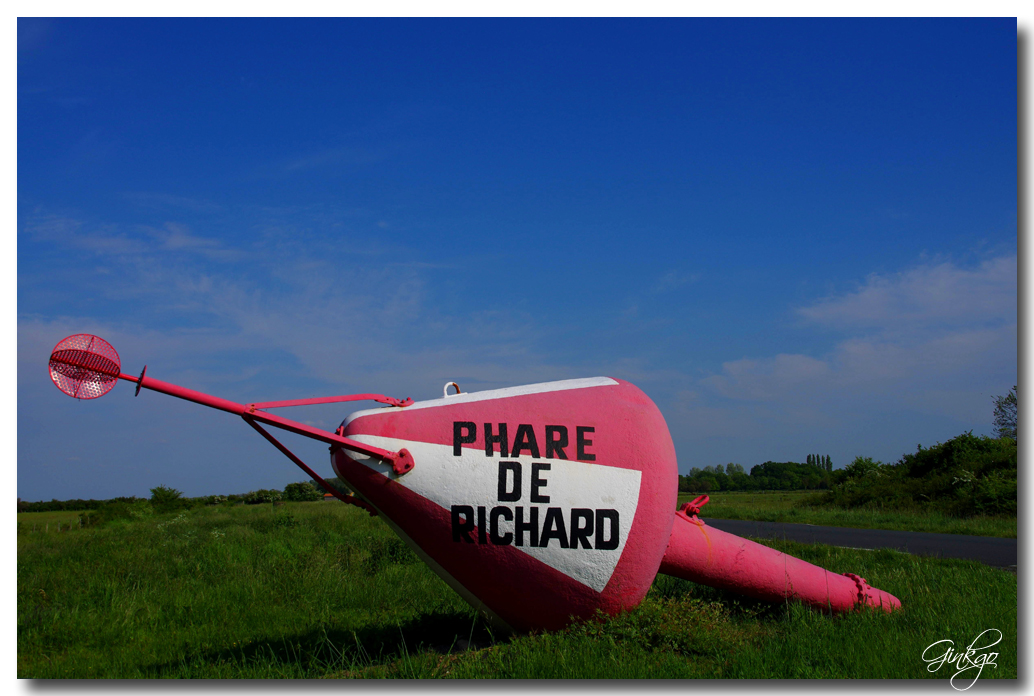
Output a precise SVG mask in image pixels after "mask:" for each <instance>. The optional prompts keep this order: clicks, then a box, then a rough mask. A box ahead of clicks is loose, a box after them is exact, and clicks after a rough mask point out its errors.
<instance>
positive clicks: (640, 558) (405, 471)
mask: <svg viewBox="0 0 1034 696" xmlns="http://www.w3.org/2000/svg"><path fill="white" fill-rule="evenodd" d="M93 338H95V337H89V336H87V335H79V336H75V337H70V338H69V339H65V341H62V343H60V344H58V347H57V348H55V351H54V353H53V355H52V356H51V363H50V369H51V376H52V378H53V379H54V382H55V384H56V385H57V386H58V387H59V388H60V389H61V390H62V391H64V392H65V393H66V394H69V395H71V396H76V397H78V398H84V397H85V398H89V397H90V396H92V395H96V396H100V395H101V394H102V393H106V391H107V390H108V389H110V388H111V384H112V383H113V382H114V381H115V380H116V379H124V380H127V381H131V382H134V383H136V385H137V393H139V390H140V388H144V389H151V390H153V391H160V392H163V393H166V394H170V395H172V396H177V397H180V398H184V399H188V400H190V401H194V402H197V403H201V404H204V405H206V406H211V407H213V408H218V409H220V410H224V411H228V412H230V413H234V414H236V415H238V416H241V417H242V418H243V419H244V420H245V421H247V422H248V424H249V425H251V426H252V427H253V428H255V429H256V430H257V431H258V432H259V433H260V434H262V435H263V437H265V438H266V439H267V440H269V441H270V442H271V443H273V444H274V446H276V447H277V448H278V449H280V450H281V451H282V452H283V453H284V454H285V455H287V456H288V457H289V458H290V459H291V460H292V461H293V462H294V463H295V464H297V465H298V466H299V467H301V468H302V469H303V470H304V471H305V472H306V473H307V474H309V475H310V476H312V477H313V478H315V479H316V480H317V481H321V482H322V481H323V479H321V478H320V477H319V475H317V474H316V473H315V472H314V471H312V470H311V469H310V468H309V467H308V466H306V465H305V464H304V463H303V462H302V461H301V460H300V459H298V458H297V457H296V456H295V455H294V454H293V453H291V452H290V451H289V450H288V449H287V448H286V447H284V446H283V445H282V444H281V443H280V442H279V441H278V440H276V438H274V437H273V436H272V435H271V434H270V433H269V432H268V431H267V430H266V429H265V428H264V427H263V425H269V426H273V427H275V428H280V429H283V430H288V431H290V432H294V433H298V434H301V435H305V436H307V437H311V438H314V439H317V440H321V441H323V442H326V443H328V444H330V445H331V464H332V466H333V468H334V471H335V473H336V474H337V475H338V476H340V477H341V478H342V479H343V480H345V481H347V482H348V485H349V486H350V487H351V488H352V490H353V491H354V492H355V494H354V495H343V494H341V493H340V492H338V491H335V490H333V488H332V487H330V486H329V485H328V486H327V487H328V489H329V490H331V491H332V492H333V493H334V494H335V495H336V496H338V497H339V498H341V499H342V500H344V501H346V502H349V503H353V504H356V505H359V506H361V507H363V508H365V509H367V510H368V511H369V512H370V513H371V514H379V515H381V516H383V518H384V520H385V521H386V522H387V523H388V524H389V525H390V526H391V527H392V528H393V529H394V530H395V531H396V532H397V533H398V534H399V536H400V537H401V538H402V539H403V540H405V542H406V543H407V544H409V545H410V546H411V547H412V548H413V550H414V551H416V553H417V554H418V555H419V556H420V557H421V558H422V559H423V560H424V561H425V562H426V563H427V564H428V565H429V566H430V567H431V568H432V569H433V570H434V571H435V572H436V573H437V574H438V575H439V576H441V577H442V578H443V579H444V580H445V581H446V582H447V583H448V584H449V585H450V586H451V587H452V588H454V589H455V590H456V591H457V592H458V593H459V594H460V595H462V596H463V597H464V598H465V599H466V600H467V601H468V602H470V604H471V605H472V606H474V607H476V608H478V609H480V610H481V611H483V612H484V613H485V614H486V615H488V616H489V617H490V618H491V619H492V620H493V621H495V622H496V623H497V624H501V625H503V626H506V627H509V628H511V629H513V630H517V631H527V630H533V629H557V628H561V627H563V626H565V625H567V624H569V623H570V621H571V620H572V617H573V618H576V619H583V618H588V617H591V616H592V615H593V614H594V613H595V612H596V611H597V610H601V609H602V610H603V611H604V612H606V613H608V614H612V615H613V614H617V613H619V612H621V611H623V610H626V609H630V608H633V607H635V606H637V605H638V604H639V602H641V601H642V599H643V597H644V596H645V595H646V592H647V591H648V590H649V588H650V585H651V584H652V582H653V580H654V578H655V577H656V575H657V573H658V572H662V573H666V574H670V575H675V576H678V577H682V578H686V579H689V580H692V581H694V582H700V583H704V584H707V585H711V586H714V587H720V588H724V589H728V590H731V591H734V592H739V593H741V594H744V595H747V596H751V597H755V598H758V599H765V600H770V601H781V600H786V599H796V600H800V601H803V602H805V603H807V604H809V605H811V606H814V607H817V608H820V609H823V610H829V611H834V612H842V611H848V610H850V609H853V608H854V607H856V606H875V607H881V608H882V609H884V610H885V611H892V610H893V609H896V608H898V607H900V606H901V603H900V602H899V601H898V600H897V599H896V598H895V597H893V596H892V595H889V594H887V593H885V592H882V591H881V590H877V589H874V588H872V587H869V585H868V583H867V582H866V581H865V580H864V579H863V578H859V577H857V576H855V575H851V574H846V575H837V574H834V573H830V572H828V571H826V570H824V569H822V568H819V567H817V566H814V565H812V564H810V563H806V562H804V561H801V560H799V559H796V558H793V557H791V556H787V555H785V554H782V553H780V552H778V551H775V550H773V549H770V548H768V547H766V546H762V545H761V544H756V543H754V542H751V541H748V540H746V539H742V538H740V537H737V536H735V535H732V534H727V533H725V532H722V531H720V530H717V529H714V528H711V527H708V526H707V525H706V524H705V523H704V522H703V521H702V520H700V519H699V517H698V516H697V515H696V512H698V511H699V505H702V504H703V503H704V502H706V497H704V498H701V499H698V500H697V501H694V503H693V504H687V505H684V506H683V507H682V509H681V510H679V511H676V509H675V507H676V499H677V489H678V475H677V471H678V468H677V462H676V459H675V448H674V446H673V445H672V441H671V435H670V434H669V432H668V427H667V424H666V423H665V422H664V418H663V416H662V415H661V413H660V411H659V410H658V409H657V407H656V406H655V405H654V403H653V402H652V401H651V400H650V399H649V398H648V397H647V396H646V395H645V394H644V393H643V392H642V391H640V390H639V389H638V388H637V387H635V386H634V385H633V384H631V383H629V382H625V381H623V380H620V379H612V378H609V377H594V378H589V379H573V380H565V381H560V382H547V383H543V384H533V385H528V386H522V387H511V388H507V389H498V390H492V391H484V392H474V393H459V387H458V386H456V385H455V384H454V383H450V384H452V386H454V387H456V392H457V393H455V394H452V395H449V394H448V392H447V391H446V395H445V396H444V397H443V398H441V399H435V400H431V401H422V402H416V403H413V402H412V400H409V399H407V400H404V401H401V400H398V399H392V398H390V397H386V396H382V395H379V394H359V395H350V396H334V397H326V398H321V399H302V400H294V401H278V402H267V403H256V404H237V403H234V402H231V401H227V400H225V399H220V398H218V397H213V396H209V395H207V394H203V393H201V392H197V391H193V390H190V389H185V388H183V387H178V386H176V385H172V384H169V383H167V382H161V381H158V380H155V379H153V378H151V377H147V376H146V367H145V368H144V372H143V373H141V375H140V376H139V377H133V376H131V375H125V374H122V373H121V372H120V371H119V370H120V363H119V359H118V355H117V354H116V353H115V352H114V349H111V347H110V346H109V345H108V344H107V343H106V342H103V341H102V340H101V339H96V341H91V340H90V339H93ZM73 339H75V340H73ZM97 341H99V342H100V343H97ZM69 346H71V347H72V349H71V350H69ZM93 346H98V347H99V349H100V350H98V351H97V352H94V351H93ZM105 347H106V348H105ZM109 349H110V350H109ZM112 356H114V357H112ZM448 387H449V385H446V390H448ZM98 392H100V393H98ZM357 400H375V401H379V402H381V403H383V404H386V406H384V407H382V408H377V409H371V410H365V411H358V412H356V413H353V414H352V415H350V416H348V418H346V419H345V421H344V422H343V423H342V424H341V426H340V427H339V428H338V429H337V432H335V433H330V432H327V431H324V430H320V429H318V428H313V427H312V426H308V425H305V424H302V423H299V422H296V421H291V420H289V419H286V418H282V417H280V416H276V415H274V414H271V413H269V412H268V410H267V409H272V408H280V407H287V406H298V405H304V404H314V403H333V402H343V401H357ZM323 483H324V484H325V482H323Z"/></svg>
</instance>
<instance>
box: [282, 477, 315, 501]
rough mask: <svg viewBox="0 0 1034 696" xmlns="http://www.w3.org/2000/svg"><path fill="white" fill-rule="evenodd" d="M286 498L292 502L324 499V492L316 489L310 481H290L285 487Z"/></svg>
mask: <svg viewBox="0 0 1034 696" xmlns="http://www.w3.org/2000/svg"><path fill="white" fill-rule="evenodd" d="M284 500H290V501H292V502H306V501H313V500H323V493H321V492H320V491H318V490H316V486H314V485H312V484H311V483H309V482H308V481H305V482H304V483H289V484H287V486H286V487H285V488H284Z"/></svg>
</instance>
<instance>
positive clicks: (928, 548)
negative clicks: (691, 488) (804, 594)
mask: <svg viewBox="0 0 1034 696" xmlns="http://www.w3.org/2000/svg"><path fill="white" fill-rule="evenodd" d="M704 522H706V523H707V524H708V525H710V526H711V527H714V528H715V529H720V530H722V531H723V532H728V533H730V534H735V535H737V536H742V537H760V538H762V539H787V540H789V541H798V542H801V543H804V544H828V545H830V546H842V547H845V548H854V549H862V550H871V549H895V550H897V551H904V552H905V553H911V554H915V555H917V556H935V557H940V558H966V559H970V560H974V561H980V562H981V563H986V564H987V565H990V566H996V567H999V568H1010V569H1015V567H1016V540H1015V539H1003V538H1001V537H986V536H970V535H966V534H935V533H933V532H902V531H897V530H891V529H855V528H853V527H822V526H819V525H812V524H789V523H785V522H754V521H750V520H713V519H709V518H706V517H705V518H704Z"/></svg>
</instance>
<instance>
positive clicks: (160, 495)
mask: <svg viewBox="0 0 1034 696" xmlns="http://www.w3.org/2000/svg"><path fill="white" fill-rule="evenodd" d="M182 496H183V493H182V492H180V491H177V490H176V489H175V488H169V487H168V486H156V487H155V488H152V489H151V507H153V508H154V509H155V511H156V512H172V511H174V510H180V509H182V508H184V507H186V504H187V500H185V499H184V498H183V497H182Z"/></svg>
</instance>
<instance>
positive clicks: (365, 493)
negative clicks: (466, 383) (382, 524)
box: [332, 377, 678, 631]
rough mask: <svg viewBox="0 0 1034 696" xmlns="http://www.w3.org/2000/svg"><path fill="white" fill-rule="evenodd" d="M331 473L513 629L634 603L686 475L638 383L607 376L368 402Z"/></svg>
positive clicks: (656, 561)
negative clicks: (399, 402) (353, 448)
mask: <svg viewBox="0 0 1034 696" xmlns="http://www.w3.org/2000/svg"><path fill="white" fill-rule="evenodd" d="M342 425H343V427H344V431H343V434H344V435H345V436H346V437H349V438H352V439H354V440H357V441H359V442H362V443H365V444H370V445H375V446H377V447H381V448H383V449H386V450H390V451H399V450H400V449H403V448H405V449H407V450H409V452H410V453H411V454H412V456H413V459H414V462H415V467H414V468H413V469H412V470H411V471H409V472H408V473H405V474H403V475H401V476H399V475H396V474H395V473H394V472H393V470H392V468H391V467H390V466H389V465H387V464H384V463H382V462H380V461H378V460H375V459H370V458H366V457H364V456H362V455H360V454H357V453H354V452H349V451H347V450H343V449H342V450H336V451H335V452H334V454H333V455H332V462H333V466H334V470H335V472H336V473H337V474H338V475H339V476H340V477H341V478H343V479H344V480H346V481H347V482H348V483H349V485H351V486H352V487H353V488H354V489H355V491H356V493H358V494H359V495H360V496H362V497H363V498H365V499H366V500H367V501H369V502H370V503H371V504H372V505H373V506H374V507H376V508H377V510H378V511H379V513H380V514H381V515H383V516H384V518H385V519H386V520H387V521H388V523H389V524H390V525H391V526H392V527H394V528H395V530H396V531H397V532H398V533H399V535H400V536H401V537H402V538H403V539H404V540H405V541H406V542H407V543H409V544H410V546H412V547H413V549H414V550H416V552H417V553H418V554H419V555H420V556H421V557H422V558H423V559H424V560H425V561H427V562H428V564H429V565H430V566H431V567H432V568H433V569H434V570H435V571H436V572H437V573H438V574H439V575H440V576H441V577H442V578H443V579H444V580H445V581H446V582H448V583H449V584H450V585H451V586H452V587H453V588H454V589H456V590H457V591H458V592H459V593H460V594H461V595H462V596H464V597H465V598H466V599H467V601H468V602H470V603H471V604H472V605H473V606H475V607H478V608H480V609H482V610H483V611H485V612H486V613H487V614H488V615H489V616H491V617H493V618H494V619H495V620H497V621H499V622H501V623H503V624H506V625H507V626H509V627H511V628H513V629H515V630H518V631H527V630H532V629H536V628H539V629H557V628H561V627H563V626H565V625H567V624H568V623H569V622H570V620H571V617H576V618H586V617H589V616H591V615H592V614H593V613H594V612H595V611H596V610H597V609H603V610H604V611H606V612H607V613H610V614H615V613H618V612H620V611H622V610H624V609H628V608H631V607H634V606H636V605H638V604H639V602H640V601H641V600H642V598H643V597H644V596H645V595H646V592H647V590H648V589H649V588H650V584H651V583H652V582H653V580H654V577H655V576H656V574H657V570H658V568H659V567H660V563H661V559H662V558H663V556H664V552H665V549H666V547H667V545H668V540H669V538H670V536H671V531H672V522H673V509H674V507H675V503H676V496H677V488H678V474H677V466H676V460H675V448H674V446H673V444H672V441H671V435H670V434H669V432H668V427H667V424H666V423H665V422H664V418H663V416H662V415H661V413H660V411H659V410H658V409H657V407H656V406H655V405H654V404H653V402H652V401H651V400H650V399H649V398H648V397H647V396H646V395H645V394H643V392H642V391H640V390H639V389H638V388H637V387H635V386H634V385H632V384H630V383H628V382H624V381H622V380H617V379H611V378H606V377H598V378H591V379H579V380H567V381H563V382H549V383H544V384H536V385H529V386H524V387H514V388H508V389H500V390H494V391H485V392H475V393H469V394H458V395H455V396H451V397H446V398H442V399H437V400H433V401H424V402H417V403H415V404H413V405H411V406H409V407H406V408H394V407H391V408H383V409H373V410H368V411H360V412H357V413H354V414H352V415H351V416H349V417H348V418H347V419H346V421H345V422H344V423H343V424H342Z"/></svg>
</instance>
